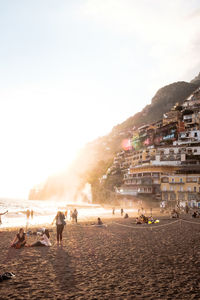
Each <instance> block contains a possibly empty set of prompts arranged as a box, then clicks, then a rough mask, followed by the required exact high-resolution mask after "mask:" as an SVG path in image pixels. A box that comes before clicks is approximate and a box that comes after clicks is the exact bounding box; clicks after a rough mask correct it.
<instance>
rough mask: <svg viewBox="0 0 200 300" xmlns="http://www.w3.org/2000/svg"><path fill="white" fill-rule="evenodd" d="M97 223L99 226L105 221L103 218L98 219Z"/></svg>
mask: <svg viewBox="0 0 200 300" xmlns="http://www.w3.org/2000/svg"><path fill="white" fill-rule="evenodd" d="M97 225H99V226H101V225H103V222H102V221H101V218H98V219H97Z"/></svg>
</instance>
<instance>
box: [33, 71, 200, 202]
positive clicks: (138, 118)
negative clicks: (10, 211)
mask: <svg viewBox="0 0 200 300" xmlns="http://www.w3.org/2000/svg"><path fill="white" fill-rule="evenodd" d="M199 77H200V74H199V75H198V76H197V77H196V78H195V79H194V80H192V82H191V83H188V82H183V81H182V82H176V83H172V84H169V85H167V86H165V87H163V88H161V89H159V90H158V92H157V93H156V94H155V96H154V97H153V99H152V101H151V104H150V105H147V106H146V107H145V108H144V109H143V110H142V111H141V112H138V113H136V114H135V115H134V116H131V117H130V118H128V119H127V120H126V121H124V122H123V123H121V124H118V125H117V126H115V127H114V128H113V130H112V131H111V133H110V134H108V135H107V136H103V137H100V138H98V139H96V140H95V141H93V142H91V143H88V144H87V145H86V146H85V147H84V149H82V151H80V153H79V155H78V157H77V159H76V161H75V162H74V163H73V164H72V166H71V167H70V169H69V170H67V171H66V172H65V173H62V174H59V175H58V176H54V177H50V178H49V179H47V181H46V183H45V185H44V186H43V189H42V190H40V191H39V193H34V191H32V192H31V193H32V194H31V196H30V198H32V199H47V198H50V197H54V196H56V197H60V198H62V197H65V199H66V197H68V198H70V199H71V200H72V199H75V198H76V197H77V195H78V194H79V193H80V191H81V188H82V187H83V186H84V184H85V183H86V182H89V183H91V185H92V189H93V190H96V191H97V192H98V184H99V178H100V177H101V176H102V175H103V174H105V171H106V170H107V169H108V168H109V166H110V165H111V164H112V161H113V158H114V155H115V153H117V152H119V151H120V149H121V143H122V141H123V140H124V139H125V138H128V137H131V134H132V129H133V127H139V126H141V125H144V124H148V123H152V122H155V121H158V120H159V119H161V118H162V116H163V114H164V113H166V112H168V111H169V110H170V109H171V107H172V106H174V105H175V104H176V103H177V102H179V103H180V104H181V103H182V102H183V101H184V99H185V98H187V97H188V96H189V95H190V94H191V93H192V92H193V91H194V90H195V89H196V88H197V87H198V86H199V85H200V84H198V82H199ZM196 83H197V84H196ZM130 113H131V112H130ZM120 176H121V174H117V175H116V178H115V179H114V180H115V181H116V182H115V184H116V185H117V184H118V182H119V180H120ZM111 185H112V183H109V186H107V188H108V189H109V188H110V186H111ZM99 194H100V195H101V197H102V194H103V193H102V191H100V192H99ZM97 201H101V202H103V200H101V198H99V199H97Z"/></svg>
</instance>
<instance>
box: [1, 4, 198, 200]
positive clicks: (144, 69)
mask: <svg viewBox="0 0 200 300" xmlns="http://www.w3.org/2000/svg"><path fill="white" fill-rule="evenodd" d="M0 22H1V26H0V37H1V47H0V65H1V68H0V141H1V152H0V153H1V155H0V197H27V195H28V191H29V189H30V188H31V187H32V186H34V185H35V184H37V183H40V182H42V181H44V180H45V179H46V178H47V177H48V176H49V175H51V174H54V173H57V172H59V171H61V170H64V169H65V168H67V166H68V165H69V163H70V162H71V161H72V160H73V159H74V157H75V156H76V153H77V151H78V150H79V149H80V148H81V147H83V146H84V144H85V143H87V142H89V141H91V140H93V139H95V138H97V137H98V136H102V135H105V134H107V133H109V132H110V131H111V129H112V127H113V126H114V125H116V124H118V123H120V122H122V121H124V120H125V119H126V118H128V117H130V116H131V115H133V114H134V113H136V112H138V111H140V110H141V109H142V108H143V107H144V106H145V105H147V104H149V103H150V101H151V98H152V97H153V96H154V94H155V92H156V91H157V90H158V89H159V88H160V87H162V86H164V85H166V84H169V83H172V82H174V81H179V80H184V81H190V80H191V79H193V77H195V76H196V75H197V74H198V72H199V71H200V60H199V53H200V43H199V41H200V33H199V31H200V3H199V1H198V0H196V1H193V0H190V1H187V0H182V1H180V0H168V1H165V0H163V1H156V0H149V1H145V0H140V1H134V0H88V1H84V0H77V1H70V0H69V1H65V0H63V1H61V0H58V1H51V0H42V1H41V0H34V1H25V0H24V1H22V0H18V1H15V0H10V1H1V2H0Z"/></svg>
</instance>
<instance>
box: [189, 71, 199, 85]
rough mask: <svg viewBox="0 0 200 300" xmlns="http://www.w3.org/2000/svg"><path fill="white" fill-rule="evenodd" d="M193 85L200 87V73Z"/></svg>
mask: <svg viewBox="0 0 200 300" xmlns="http://www.w3.org/2000/svg"><path fill="white" fill-rule="evenodd" d="M191 83H193V84H196V85H198V86H200V72H199V74H198V75H197V76H196V77H195V78H194V79H192V80H191Z"/></svg>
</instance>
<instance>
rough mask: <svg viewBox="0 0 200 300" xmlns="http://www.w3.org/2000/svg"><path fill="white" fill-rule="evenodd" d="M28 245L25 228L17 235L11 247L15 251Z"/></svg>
mask: <svg viewBox="0 0 200 300" xmlns="http://www.w3.org/2000/svg"><path fill="white" fill-rule="evenodd" d="M25 244H26V233H25V232H24V229H23V228H20V230H19V232H18V233H17V234H16V236H15V238H14V240H13V242H12V243H11V247H13V248H15V249H19V248H21V247H24V246H25Z"/></svg>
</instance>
